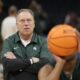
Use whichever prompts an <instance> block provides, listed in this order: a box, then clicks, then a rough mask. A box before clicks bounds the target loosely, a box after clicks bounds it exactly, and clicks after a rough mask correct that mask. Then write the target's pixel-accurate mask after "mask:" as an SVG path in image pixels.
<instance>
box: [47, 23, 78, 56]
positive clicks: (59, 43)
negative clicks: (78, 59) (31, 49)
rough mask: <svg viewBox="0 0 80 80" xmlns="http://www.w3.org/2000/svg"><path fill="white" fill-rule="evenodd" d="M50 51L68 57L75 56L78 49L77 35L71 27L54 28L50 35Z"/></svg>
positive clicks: (64, 25)
mask: <svg viewBox="0 0 80 80" xmlns="http://www.w3.org/2000/svg"><path fill="white" fill-rule="evenodd" d="M47 42H48V49H49V51H50V52H51V53H52V54H55V55H57V56H61V57H66V56H70V55H72V54H74V53H75V52H76V51H77V48H78V40H77V35H76V33H75V32H74V28H73V27H72V26H70V25H66V24H60V25H56V26H54V27H53V28H52V29H51V30H50V32H49V33H48V38H47Z"/></svg>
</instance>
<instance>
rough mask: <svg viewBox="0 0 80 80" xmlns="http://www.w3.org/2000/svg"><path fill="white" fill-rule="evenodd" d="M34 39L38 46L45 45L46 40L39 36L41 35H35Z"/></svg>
mask: <svg viewBox="0 0 80 80" xmlns="http://www.w3.org/2000/svg"><path fill="white" fill-rule="evenodd" d="M35 38H36V39H37V42H38V43H40V44H45V43H47V40H46V38H45V37H43V36H41V35H38V34H35Z"/></svg>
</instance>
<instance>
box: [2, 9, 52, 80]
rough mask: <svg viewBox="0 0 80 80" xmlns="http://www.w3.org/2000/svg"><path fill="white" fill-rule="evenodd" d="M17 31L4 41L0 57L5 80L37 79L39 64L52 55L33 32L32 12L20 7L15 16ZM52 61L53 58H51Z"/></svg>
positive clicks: (46, 61)
mask: <svg viewBox="0 0 80 80" xmlns="http://www.w3.org/2000/svg"><path fill="white" fill-rule="evenodd" d="M16 25H17V29H18V32H17V33H16V34H14V35H12V36H10V37H9V38H8V39H6V40H5V41H4V44H3V49H2V52H1V54H2V55H1V59H2V63H3V66H4V78H5V80H37V73H38V70H39V69H40V67H41V66H43V65H45V64H46V63H48V62H50V61H51V59H52V57H51V55H50V54H49V52H48V50H47V45H46V42H45V40H44V38H42V37H41V36H39V35H37V34H35V33H34V28H35V21H34V14H33V12H32V11H31V10H29V9H21V10H20V11H19V12H18V13H17V16H16ZM52 61H53V59H52Z"/></svg>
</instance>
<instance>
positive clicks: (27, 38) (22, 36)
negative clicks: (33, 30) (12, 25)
mask: <svg viewBox="0 0 80 80" xmlns="http://www.w3.org/2000/svg"><path fill="white" fill-rule="evenodd" d="M19 35H20V38H22V39H23V40H25V41H26V40H31V39H32V35H33V34H30V35H26V36H25V35H22V34H20V33H19Z"/></svg>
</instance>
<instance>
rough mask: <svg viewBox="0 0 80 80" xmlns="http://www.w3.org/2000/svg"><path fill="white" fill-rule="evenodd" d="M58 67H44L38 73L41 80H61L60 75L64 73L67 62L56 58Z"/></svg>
mask: <svg viewBox="0 0 80 80" xmlns="http://www.w3.org/2000/svg"><path fill="white" fill-rule="evenodd" d="M56 60H57V61H56V65H55V67H54V68H52V67H51V66H50V65H45V66H44V67H42V68H41V69H40V71H39V73H38V78H39V80H60V74H61V72H62V69H63V66H64V63H65V61H64V60H62V59H60V58H59V57H56Z"/></svg>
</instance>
